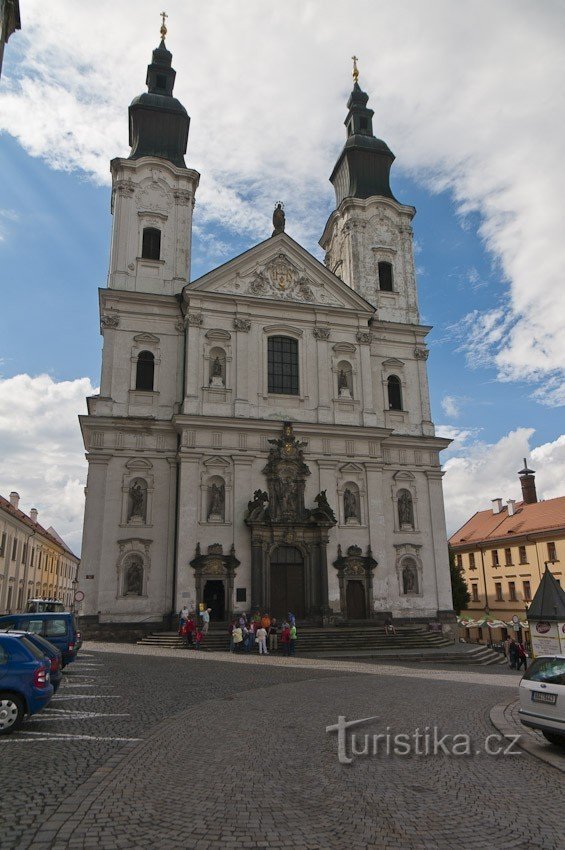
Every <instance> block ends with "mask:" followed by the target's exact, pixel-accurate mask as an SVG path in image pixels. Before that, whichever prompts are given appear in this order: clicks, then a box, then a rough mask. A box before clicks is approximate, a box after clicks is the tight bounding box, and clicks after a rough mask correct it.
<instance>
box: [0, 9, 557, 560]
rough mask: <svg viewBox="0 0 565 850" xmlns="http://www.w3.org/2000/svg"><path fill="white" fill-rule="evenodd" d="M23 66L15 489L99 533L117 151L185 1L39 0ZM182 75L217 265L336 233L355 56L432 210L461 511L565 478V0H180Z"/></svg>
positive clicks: (4, 141)
mask: <svg viewBox="0 0 565 850" xmlns="http://www.w3.org/2000/svg"><path fill="white" fill-rule="evenodd" d="M20 5H21V12H22V26H23V29H22V31H21V32H18V33H15V34H14V35H13V36H12V38H11V39H10V42H9V44H8V46H7V49H6V53H5V59H4V69H3V76H2V79H1V80H0V168H1V173H2V192H1V194H0V268H1V270H2V274H1V280H0V285H1V287H2V301H1V303H2V310H1V311H0V493H2V494H3V495H8V493H9V492H10V491H11V490H12V489H16V490H18V491H19V493H20V495H21V497H22V507H23V508H24V510H29V508H31V507H32V506H36V507H37V508H38V510H39V511H40V521H43V522H44V523H46V524H53V525H54V526H55V527H56V528H57V530H58V531H59V533H60V534H62V535H63V536H64V537H65V538H66V539H67V540H68V542H69V543H70V544H71V545H72V546H73V547H74V548H75V549H76V550H77V551H78V550H79V548H80V536H81V524H82V510H83V495H82V488H83V486H84V482H85V463H84V454H83V448H82V442H81V438H80V433H79V430H78V425H77V421H76V416H77V414H78V413H79V412H84V410H85V404H84V398H85V396H86V395H88V394H92V393H93V392H95V389H96V387H97V386H98V381H99V370H100V337H99V335H98V313H97V287H99V286H103V285H104V283H105V277H106V272H107V262H108V248H109V232H110V227H111V217H110V210H109V206H110V204H109V200H110V194H109V185H110V179H109V178H110V175H109V160H110V159H111V158H112V157H114V156H124V155H127V153H128V146H127V105H128V104H129V102H130V101H131V99H132V98H133V97H134V96H135V95H136V94H138V93H139V92H140V91H142V90H143V88H144V81H145V70H146V65H147V63H148V61H149V59H150V55H151V50H152V48H153V47H155V46H156V45H157V42H158V31H159V25H160V19H159V14H158V13H159V12H160V11H161V7H160V6H159V7H158V6H157V5H156V4H155V3H153V2H149V0H121V2H120V3H119V4H117V3H115V2H110V0H98V2H97V3H96V14H93V11H92V10H93V6H92V4H91V3H87V2H85V0H82V2H80V0H52V2H50V3H49V4H46V3H45V2H42V0H21V4H20ZM166 8H167V12H168V14H169V19H168V25H169V36H168V38H167V44H168V47H169V48H170V49H171V50H172V51H173V54H174V63H173V64H174V66H175V68H176V70H177V84H176V88H175V94H176V95H177V96H178V97H179V99H180V100H181V101H182V102H183V103H184V104H185V106H186V107H187V109H188V111H189V114H190V115H191V118H192V122H191V130H190V138H189V151H188V156H187V163H188V165H189V166H191V167H194V168H196V169H197V170H198V171H200V172H201V174H202V179H201V183H200V188H199V189H198V193H197V207H196V210H195V222H194V246H193V247H194V257H193V277H196V276H199V275H200V274H202V273H203V272H205V271H206V270H208V269H210V268H212V267H214V266H215V265H217V264H219V263H220V262H224V261H225V260H226V259H229V258H230V257H231V256H234V255H236V254H238V253H240V251H242V250H244V249H246V248H248V247H250V246H251V245H253V244H254V243H256V242H258V241H261V240H262V239H264V238H265V237H266V236H267V235H269V233H270V217H271V212H272V208H273V203H274V202H275V201H276V200H278V199H283V200H284V201H285V205H286V213H287V230H288V232H289V233H290V235H291V236H293V237H294V238H296V239H297V240H298V241H299V242H301V243H302V244H303V245H304V246H305V247H306V248H308V249H309V250H311V251H312V252H314V253H316V254H317V255H318V256H321V252H320V249H319V247H318V246H317V240H318V238H319V236H320V234H321V232H322V229H323V226H324V224H325V221H326V218H327V216H328V214H329V213H330V212H331V210H332V209H333V200H334V198H333V192H332V187H331V185H330V184H329V183H328V176H329V174H330V173H331V169H332V167H333V164H334V162H335V160H336V158H337V156H338V154H339V151H340V149H341V146H342V145H343V141H344V137H345V130H344V127H343V119H344V117H345V112H346V109H345V102H346V100H347V96H348V93H349V90H350V88H351V76H350V69H351V61H350V57H351V55H352V54H353V53H356V54H357V56H359V57H360V62H359V65H360V69H361V78H360V82H361V84H362V87H363V88H364V89H365V90H366V91H368V92H369V94H370V105H371V106H372V108H373V109H374V110H375V119H374V127H375V131H376V133H377V135H379V136H381V137H382V138H384V139H385V140H386V141H387V142H388V144H389V146H390V147H391V148H392V150H393V151H394V153H395V154H396V157H397V159H396V162H395V165H394V167H393V178H392V185H393V190H394V192H395V194H396V196H397V197H398V198H399V200H401V201H402V202H404V203H409V204H414V205H415V206H416V207H417V209H418V215H417V217H416V219H415V222H414V226H415V234H416V240H417V257H416V261H417V267H418V280H419V291H420V302H421V310H422V321H423V322H426V323H429V324H431V325H433V326H434V330H433V332H432V334H431V335H430V347H431V352H432V354H431V357H430V360H429V361H428V363H429V368H430V382H431V392H432V410H433V413H434V419H435V421H436V423H437V424H438V426H439V428H438V430H439V432H440V433H442V434H446V435H448V436H451V437H453V439H454V443H453V444H452V447H451V449H449V450H448V451H447V452H446V453H445V454H444V465H445V469H446V477H445V496H446V509H447V517H448V527H449V531H453V530H455V529H456V528H457V527H458V526H459V525H460V524H461V523H462V522H463V521H464V520H465V519H466V518H467V517H468V516H469V515H470V514H472V513H473V512H474V511H475V510H477V509H480V508H483V507H488V505H489V504H490V499H491V498H494V497H498V496H500V497H503V498H505V499H506V498H510V497H518V496H519V487H518V482H517V477H516V471H517V470H518V469H519V468H520V467H521V462H522V458H523V457H524V456H526V455H527V456H528V457H529V458H531V463H532V465H533V467H534V468H535V469H536V470H537V471H538V492H539V493H540V494H541V496H543V497H544V498H551V497H553V496H557V495H564V494H565V484H563V481H564V480H565V427H564V425H565V423H564V415H563V405H565V385H564V382H563V377H564V367H565V354H564V352H565V345H564V343H563V340H562V328H563V326H564V323H565V285H564V283H563V280H562V277H563V272H562V270H563V269H564V268H565V238H564V236H563V220H564V216H563V198H564V197H565V169H564V167H563V153H562V148H563V138H564V136H565V104H564V99H565V85H564V82H565V68H564V66H565V51H564V50H563V44H564V43H565V3H564V2H563V0H544V2H543V3H539V2H536V0H531V2H530V0H497V2H496V3H493V2H492V0H485V1H484V2H483V0H468V2H467V3H465V4H460V3H454V2H452V0H428V2H426V3H422V2H420V0H403V2H402V3H390V2H388V0H370V2H367V0H357V2H356V3H355V4H354V5H346V4H344V3H343V2H342V1H341V0H286V2H285V3H280V4H275V3H265V2H264V0H208V2H207V3H206V4H196V3H187V2H181V0H170V2H169V4H168V6H167V7H166Z"/></svg>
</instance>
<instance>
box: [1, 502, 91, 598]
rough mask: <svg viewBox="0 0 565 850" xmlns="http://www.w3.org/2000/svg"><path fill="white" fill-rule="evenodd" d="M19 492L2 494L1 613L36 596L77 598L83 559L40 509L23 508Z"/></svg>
mask: <svg viewBox="0 0 565 850" xmlns="http://www.w3.org/2000/svg"><path fill="white" fill-rule="evenodd" d="M19 504H20V497H19V495H18V493H16V492H12V493H10V497H9V499H5V498H3V497H2V496H0V613H3V614H11V613H13V612H16V611H23V610H24V609H25V605H26V602H27V601H28V599H32V598H44V599H57V600H59V601H61V602H63V603H64V604H65V605H66V606H68V607H69V609H70V607H71V606H72V604H73V600H74V591H75V587H76V579H77V572H78V566H79V563H80V561H79V559H78V558H77V556H76V555H75V554H73V552H71V550H70V549H69V548H68V546H67V545H66V543H65V542H64V541H63V540H62V539H61V537H59V535H58V534H57V532H56V531H55V529H54V528H51V527H50V528H43V526H42V525H40V524H39V522H38V521H37V517H38V514H37V510H36V509H35V508H32V509H31V511H30V512H29V515H28V514H25V513H24V512H23V511H21V510H20V506H19Z"/></svg>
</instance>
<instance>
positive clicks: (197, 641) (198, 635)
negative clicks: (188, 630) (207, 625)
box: [194, 626, 204, 649]
mask: <svg viewBox="0 0 565 850" xmlns="http://www.w3.org/2000/svg"><path fill="white" fill-rule="evenodd" d="M203 640H204V634H203V633H202V632H201V630H200V626H198V628H197V629H196V634H195V635H194V642H195V644H196V647H195V648H196V649H200V644H201V643H202V641H203Z"/></svg>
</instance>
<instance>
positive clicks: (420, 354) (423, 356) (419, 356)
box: [414, 348, 430, 360]
mask: <svg viewBox="0 0 565 850" xmlns="http://www.w3.org/2000/svg"><path fill="white" fill-rule="evenodd" d="M429 356H430V352H429V350H428V349H427V348H415V349H414V357H415V358H416V360H427V359H428V357H429Z"/></svg>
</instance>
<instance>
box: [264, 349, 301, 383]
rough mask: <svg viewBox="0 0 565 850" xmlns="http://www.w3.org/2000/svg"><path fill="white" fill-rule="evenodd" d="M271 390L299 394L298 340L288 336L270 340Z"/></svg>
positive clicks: (269, 375)
mask: <svg viewBox="0 0 565 850" xmlns="http://www.w3.org/2000/svg"><path fill="white" fill-rule="evenodd" d="M268 379H269V392H270V393H281V394H286V395H298V342H297V341H296V340H295V339H291V338H290V337H288V336H270V337H269V340H268Z"/></svg>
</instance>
